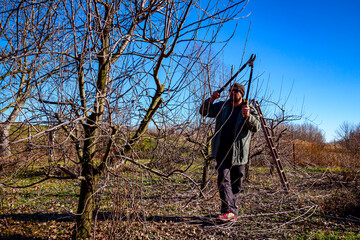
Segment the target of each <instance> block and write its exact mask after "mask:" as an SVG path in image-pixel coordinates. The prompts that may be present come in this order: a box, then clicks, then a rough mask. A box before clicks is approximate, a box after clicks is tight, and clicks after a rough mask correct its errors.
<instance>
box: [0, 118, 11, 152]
mask: <svg viewBox="0 0 360 240" xmlns="http://www.w3.org/2000/svg"><path fill="white" fill-rule="evenodd" d="M10 127H11V124H10V123H2V124H0V157H9V156H10V155H11V151H10V144H9V143H10V141H9V133H10Z"/></svg>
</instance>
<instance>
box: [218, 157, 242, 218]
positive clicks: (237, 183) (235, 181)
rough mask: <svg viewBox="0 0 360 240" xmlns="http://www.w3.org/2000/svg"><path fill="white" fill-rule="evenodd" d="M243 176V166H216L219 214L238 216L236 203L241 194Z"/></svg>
mask: <svg viewBox="0 0 360 240" xmlns="http://www.w3.org/2000/svg"><path fill="white" fill-rule="evenodd" d="M244 175H245V165H240V166H229V165H228V164H220V165H218V182H217V183H218V189H219V193H220V199H221V213H227V212H229V211H231V212H233V213H234V214H236V215H237V214H238V209H237V201H238V197H239V195H240V192H241V185H242V180H243V177H244Z"/></svg>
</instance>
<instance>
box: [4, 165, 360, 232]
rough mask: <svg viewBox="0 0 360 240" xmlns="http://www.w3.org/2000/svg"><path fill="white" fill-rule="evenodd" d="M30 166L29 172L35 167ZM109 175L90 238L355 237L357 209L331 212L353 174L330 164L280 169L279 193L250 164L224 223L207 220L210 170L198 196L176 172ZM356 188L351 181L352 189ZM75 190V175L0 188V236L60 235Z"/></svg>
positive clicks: (212, 200) (346, 196) (69, 225)
mask: <svg viewBox="0 0 360 240" xmlns="http://www.w3.org/2000/svg"><path fill="white" fill-rule="evenodd" d="M33 171H34V174H35V173H36V171H37V170H36V169H34V170H33ZM324 173H325V174H327V175H326V176H327V177H326V178H323V179H321V178H320V180H321V181H322V182H319V175H321V174H324ZM117 174H118V176H121V177H110V176H107V177H103V178H102V179H101V182H102V183H101V184H104V185H103V186H106V187H103V188H101V190H100V191H99V192H98V195H97V206H98V208H97V212H96V217H97V221H96V225H95V226H96V230H95V235H96V239H98V238H101V237H105V238H107V237H109V236H116V237H117V238H122V237H124V236H128V238H127V239H161V238H162V239H184V238H185V239H186V238H190V239H195V238H196V239H201V238H203V239H211V238H212V239H226V238H227V239H233V238H236V239H242V238H243V239H254V238H256V239H261V238H276V239H359V238H360V235H359V231H360V215H356V214H359V213H356V212H355V213H354V212H353V213H352V214H348V215H341V214H340V213H341V211H342V210H341V209H337V210H336V211H334V209H335V206H338V205H344V206H345V204H344V203H349V202H353V203H354V204H355V205H356V201H355V202H354V199H355V200H356V199H357V200H359V199H360V198H359V196H360V195H359V196H358V195H356V194H355V193H354V192H351V191H350V192H349V191H345V188H344V186H345V187H346V189H347V190H349V189H350V186H352V184H353V180H354V179H352V180H351V181H349V182H343V183H342V184H343V185H341V184H337V183H336V182H335V183H334V182H332V181H334V180H329V179H330V177H332V178H333V179H335V177H334V176H337V174H340V171H338V169H334V170H329V169H327V171H324V170H322V169H317V170H315V169H310V170H309V169H302V170H301V169H297V171H288V172H287V174H288V178H289V179H291V182H290V186H291V190H290V193H289V194H284V193H283V192H282V189H281V186H280V183H279V181H278V179H277V176H276V175H274V176H273V177H271V176H270V175H269V173H268V171H264V168H251V176H250V182H249V183H246V184H245V185H246V186H245V192H244V193H243V195H242V196H241V203H240V206H239V208H240V212H241V214H240V216H239V221H238V222H237V223H235V224H234V225H230V226H225V227H224V226H221V225H217V224H211V223H209V222H208V220H210V221H211V219H212V218H211V217H212V216H215V215H216V214H217V213H218V208H219V200H218V196H217V190H216V184H215V177H216V176H215V175H214V174H213V175H212V176H213V179H212V182H210V186H209V187H208V189H206V190H205V193H206V195H205V196H206V198H205V199H204V198H200V197H199V192H198V188H196V187H195V185H194V183H193V182H192V181H190V180H189V179H188V178H184V177H183V176H182V175H175V176H173V177H172V178H171V179H170V181H168V180H165V179H162V178H159V177H157V176H153V175H151V174H149V173H146V172H142V171H136V172H131V171H128V170H127V171H125V172H121V171H120V172H118V173H117ZM192 174H193V175H192ZM356 174H357V177H360V175H359V173H356ZM188 175H189V177H192V178H194V179H195V180H196V179H199V178H200V177H201V176H200V175H199V171H198V169H197V168H194V169H193V171H189V173H188ZM30 176H31V174H30V173H28V174H22V175H19V179H17V180H19V181H24V182H27V181H28V178H29V177H30ZM305 177H306V181H304V178H305ZM357 179H358V178H357ZM141 183H146V184H143V185H141ZM356 189H358V188H357V186H356V185H354V189H353V191H355V192H356ZM78 191H79V183H78V182H77V181H75V180H67V181H59V180H55V181H47V182H44V183H42V184H39V185H36V186H34V187H31V188H25V189H11V188H3V187H2V188H1V190H0V194H1V199H2V200H1V209H2V212H1V215H0V232H1V234H0V238H4V239H11V238H12V237H14V236H15V237H23V238H24V239H25V238H30V237H31V238H39V239H47V238H48V237H49V236H50V237H52V238H54V239H55V238H60V239H68V238H69V237H70V234H71V231H72V229H73V226H74V225H73V215H72V214H73V213H74V212H75V210H76V204H77V194H78ZM357 204H359V203H357ZM353 207H354V206H353ZM326 209H328V210H329V211H326ZM331 211H334V212H333V213H332V212H331ZM343 211H344V210H343ZM344 213H345V212H344ZM115 216H118V217H117V218H114V217H115ZM204 218H205V219H207V220H206V221H205V220H204ZM115 219H118V220H116V221H114V220H115ZM144 224H145V225H144ZM228 229H231V231H230V232H229V231H228ZM126 234H128V235H126ZM106 236H107V237H106ZM125 239H126V238H125Z"/></svg>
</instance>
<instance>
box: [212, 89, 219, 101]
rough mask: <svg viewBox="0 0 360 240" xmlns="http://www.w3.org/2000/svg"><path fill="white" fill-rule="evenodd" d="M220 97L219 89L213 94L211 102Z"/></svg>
mask: <svg viewBox="0 0 360 240" xmlns="http://www.w3.org/2000/svg"><path fill="white" fill-rule="evenodd" d="M219 97H220V93H219V92H218V91H215V92H213V94H211V98H210V102H214V101H215V100H216V99H218V98H219Z"/></svg>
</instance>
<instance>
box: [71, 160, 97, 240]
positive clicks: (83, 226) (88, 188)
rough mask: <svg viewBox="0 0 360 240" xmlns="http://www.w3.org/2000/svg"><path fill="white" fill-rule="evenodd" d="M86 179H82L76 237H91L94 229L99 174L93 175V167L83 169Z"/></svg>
mask: <svg viewBox="0 0 360 240" xmlns="http://www.w3.org/2000/svg"><path fill="white" fill-rule="evenodd" d="M82 175H83V176H85V180H82V181H81V186H80V196H79V202H78V209H77V213H76V231H75V234H74V236H73V238H74V239H84V238H88V237H90V234H91V231H92V218H93V211H94V204H95V195H94V194H95V188H96V185H97V180H98V175H93V173H92V170H91V167H90V166H89V167H86V168H84V169H83V171H82Z"/></svg>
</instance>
